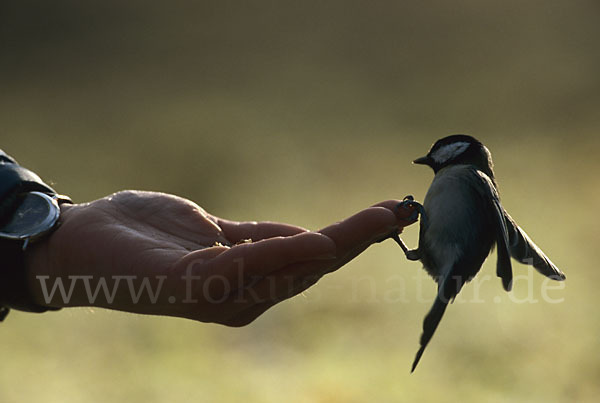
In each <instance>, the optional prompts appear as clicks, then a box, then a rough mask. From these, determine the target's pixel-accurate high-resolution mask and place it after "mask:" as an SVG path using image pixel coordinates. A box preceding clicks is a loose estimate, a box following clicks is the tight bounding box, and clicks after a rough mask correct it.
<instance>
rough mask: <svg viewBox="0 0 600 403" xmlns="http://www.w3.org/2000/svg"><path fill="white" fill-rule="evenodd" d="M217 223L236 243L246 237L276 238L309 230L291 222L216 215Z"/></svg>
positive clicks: (229, 238) (255, 239)
mask: <svg viewBox="0 0 600 403" xmlns="http://www.w3.org/2000/svg"><path fill="white" fill-rule="evenodd" d="M213 218H214V219H215V220H216V223H217V225H219V227H221V229H222V230H223V233H224V234H225V238H227V240H228V241H229V242H231V243H232V244H236V243H238V242H240V241H242V240H244V239H251V240H252V241H260V240H262V239H268V238H274V237H278V236H284V237H286V236H292V235H296V234H300V233H302V232H306V231H307V230H306V229H304V228H302V227H298V226H295V225H291V224H284V223H278V222H273V221H262V222H256V221H241V222H239V221H230V220H225V219H223V218H219V217H214V216H213Z"/></svg>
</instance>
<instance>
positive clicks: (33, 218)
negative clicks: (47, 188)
mask: <svg viewBox="0 0 600 403" xmlns="http://www.w3.org/2000/svg"><path fill="white" fill-rule="evenodd" d="M59 215H60V208H59V206H58V203H57V202H56V200H55V199H53V198H52V197H50V196H48V195H47V194H45V193H40V192H30V193H27V194H25V196H24V198H23V200H21V204H20V205H19V207H17V209H16V211H15V212H14V214H13V216H12V217H11V219H10V221H9V222H8V223H7V224H6V225H5V226H3V227H2V228H0V237H1V238H8V239H27V238H36V237H37V236H40V235H43V234H45V233H46V232H48V231H49V230H50V229H52V227H53V226H54V224H56V221H57V220H58V217H59Z"/></svg>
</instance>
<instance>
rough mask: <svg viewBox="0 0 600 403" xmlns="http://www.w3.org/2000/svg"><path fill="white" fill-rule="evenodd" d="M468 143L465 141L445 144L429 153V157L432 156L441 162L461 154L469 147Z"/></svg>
mask: <svg viewBox="0 0 600 403" xmlns="http://www.w3.org/2000/svg"><path fill="white" fill-rule="evenodd" d="M469 144H470V143H467V142H465V141H459V142H457V143H452V144H447V145H445V146H442V147H440V148H438V149H437V150H435V151H434V152H433V154H431V158H433V160H434V161H435V162H437V163H438V164H443V163H444V162H446V161H448V160H450V159H452V158H454V157H457V156H459V155H460V154H462V153H463V152H464V151H465V150H466V149H467V148H468V147H469Z"/></svg>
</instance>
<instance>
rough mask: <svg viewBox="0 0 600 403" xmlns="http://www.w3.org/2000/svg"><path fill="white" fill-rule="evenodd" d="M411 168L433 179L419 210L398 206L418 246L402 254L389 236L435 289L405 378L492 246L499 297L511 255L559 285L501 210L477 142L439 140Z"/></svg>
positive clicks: (555, 273) (488, 161)
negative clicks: (411, 217)
mask: <svg viewBox="0 0 600 403" xmlns="http://www.w3.org/2000/svg"><path fill="white" fill-rule="evenodd" d="M413 163H414V164H422V165H426V166H429V167H430V168H431V169H433V172H434V174H435V175H434V178H433V181H432V183H431V185H430V187H429V189H428V191H427V193H426V195H425V200H424V202H423V204H422V205H421V204H420V203H418V202H416V201H414V199H413V198H412V196H407V197H406V198H405V199H404V201H403V202H402V203H400V204H399V206H402V207H405V208H407V206H410V207H416V208H417V210H418V212H420V213H421V220H420V228H419V241H418V247H417V249H413V250H409V249H408V248H407V247H406V245H405V244H404V242H402V240H401V239H400V238H399V237H398V236H397V235H393V236H392V238H394V239H395V240H396V242H397V243H398V244H399V245H400V247H402V249H403V250H404V252H405V254H406V257H407V258H408V259H409V260H419V261H421V263H422V265H423V268H424V269H425V270H426V271H427V273H428V274H429V275H430V276H431V277H433V279H434V280H435V282H436V283H437V286H438V291H437V295H436V298H435V300H434V302H433V306H432V307H431V309H430V311H429V313H428V314H427V315H426V317H425V319H424V321H423V333H422V334H421V339H420V348H419V350H418V352H417V354H416V356H415V359H414V362H413V365H412V369H411V373H412V372H414V370H415V368H416V367H417V365H418V363H419V361H420V359H421V357H422V355H423V352H424V351H425V348H426V347H427V344H428V343H429V341H430V340H431V338H432V336H433V334H434V333H435V331H436V329H437V327H438V325H439V323H440V321H441V319H442V317H443V315H444V312H445V311H446V307H447V306H448V303H449V302H451V301H453V300H454V298H455V297H456V296H457V295H458V293H459V292H460V290H461V289H462V287H463V286H464V285H465V283H467V282H468V281H470V280H472V279H473V278H474V277H475V275H476V274H477V273H478V272H479V270H480V269H481V266H482V265H483V262H484V261H485V260H486V258H487V257H488V255H489V254H490V252H491V251H492V249H493V248H494V246H496V250H497V264H496V274H497V275H498V277H500V279H501V281H502V286H503V288H504V289H505V290H506V291H510V290H511V288H512V279H513V275H512V266H511V257H512V258H514V259H515V260H517V261H519V262H521V263H525V264H528V265H532V266H533V267H534V268H535V269H536V270H537V271H538V272H540V273H541V274H543V275H544V276H546V277H549V278H551V279H553V280H557V281H562V280H565V279H566V276H565V275H564V273H563V272H562V271H560V270H559V269H558V268H557V267H556V266H555V265H554V263H552V261H551V260H550V259H549V258H548V257H547V256H546V255H545V254H544V252H542V250H541V249H540V248H539V247H538V246H537V245H536V244H535V243H534V242H533V241H532V240H531V238H530V237H529V236H528V235H527V234H526V233H525V231H523V229H521V228H520V227H519V226H518V225H517V224H516V223H515V220H513V218H512V217H511V216H510V215H509V214H508V213H507V212H506V210H505V209H504V208H503V207H502V204H501V203H500V196H499V194H498V186H497V184H496V179H495V176H494V169H493V168H494V167H493V162H492V155H491V153H490V151H489V150H488V148H487V147H486V146H484V145H483V144H482V143H481V142H480V141H479V140H477V139H475V138H474V137H472V136H469V135H465V134H454V135H451V136H447V137H444V138H442V139H440V140H438V141H436V142H435V143H434V144H433V146H432V147H431V149H430V150H429V152H428V153H427V155H425V156H424V157H421V158H417V159H416V160H414V161H413Z"/></svg>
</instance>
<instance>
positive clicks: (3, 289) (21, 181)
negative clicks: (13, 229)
mask: <svg viewBox="0 0 600 403" xmlns="http://www.w3.org/2000/svg"><path fill="white" fill-rule="evenodd" d="M29 191H40V192H44V193H48V194H56V192H55V191H54V189H52V188H51V187H50V186H48V185H47V184H45V183H44V182H43V181H42V179H41V178H40V177H39V176H38V175H36V174H35V173H33V172H32V171H30V170H28V169H27V168H25V167H22V166H20V165H19V164H18V163H17V162H16V161H15V160H14V159H13V158H11V157H10V156H8V155H7V154H6V153H5V152H4V151H2V150H0V227H1V226H4V225H5V224H6V223H7V221H8V220H9V219H10V217H11V216H12V214H13V213H14V210H15V209H16V207H17V206H18V202H19V195H20V194H21V193H23V192H29ZM22 247H23V242H19V241H12V240H5V239H0V320H3V319H4V317H5V316H6V315H7V314H8V312H9V309H10V308H14V309H18V310H22V311H28V312H45V311H48V310H50V309H52V308H47V307H43V306H40V305H37V304H35V303H34V302H33V298H32V297H31V294H30V292H29V287H28V284H27V272H26V268H25V265H24V252H23V248H22Z"/></svg>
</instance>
